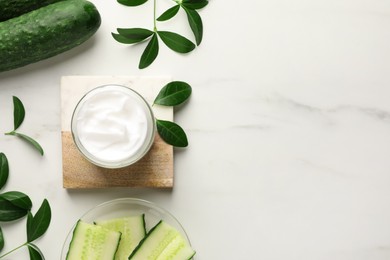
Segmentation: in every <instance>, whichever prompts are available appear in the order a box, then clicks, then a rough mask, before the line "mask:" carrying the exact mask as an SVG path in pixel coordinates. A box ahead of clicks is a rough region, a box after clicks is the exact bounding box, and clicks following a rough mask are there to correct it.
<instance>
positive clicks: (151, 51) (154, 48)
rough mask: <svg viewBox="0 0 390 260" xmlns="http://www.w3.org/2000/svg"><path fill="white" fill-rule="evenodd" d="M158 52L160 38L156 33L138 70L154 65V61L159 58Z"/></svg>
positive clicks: (143, 55) (142, 57) (144, 53)
mask: <svg viewBox="0 0 390 260" xmlns="http://www.w3.org/2000/svg"><path fill="white" fill-rule="evenodd" d="M158 50H159V46H158V38H157V35H156V33H155V34H153V36H152V38H151V39H150V41H149V43H148V45H147V46H146V48H145V50H144V52H143V53H142V56H141V59H140V62H139V65H138V68H139V69H144V68H146V67H148V66H149V65H150V64H152V63H153V61H154V60H155V59H156V58H157V55H158Z"/></svg>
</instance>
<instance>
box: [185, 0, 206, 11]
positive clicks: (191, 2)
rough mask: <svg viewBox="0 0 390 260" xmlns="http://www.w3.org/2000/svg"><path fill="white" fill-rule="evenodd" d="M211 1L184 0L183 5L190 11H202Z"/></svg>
mask: <svg viewBox="0 0 390 260" xmlns="http://www.w3.org/2000/svg"><path fill="white" fill-rule="evenodd" d="M208 3H209V1H207V0H183V2H182V5H183V6H185V7H187V8H190V9H193V10H195V9H202V8H203V7H205V6H206V5H207V4H208Z"/></svg>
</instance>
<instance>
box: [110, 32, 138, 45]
mask: <svg viewBox="0 0 390 260" xmlns="http://www.w3.org/2000/svg"><path fill="white" fill-rule="evenodd" d="M111 35H112V37H113V38H114V39H115V40H116V41H117V42H120V43H123V44H133V43H137V42H136V41H134V40H133V39H129V38H126V37H125V36H123V35H120V34H117V33H111Z"/></svg>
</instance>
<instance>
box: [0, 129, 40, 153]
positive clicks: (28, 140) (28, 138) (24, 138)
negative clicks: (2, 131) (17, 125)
mask: <svg viewBox="0 0 390 260" xmlns="http://www.w3.org/2000/svg"><path fill="white" fill-rule="evenodd" d="M6 135H13V136H17V137H20V138H22V139H23V140H25V141H27V142H29V143H30V144H31V145H33V147H34V148H35V149H36V150H38V152H39V153H40V154H41V155H43V154H44V151H43V148H42V146H41V145H40V144H39V143H38V142H37V141H35V140H34V139H32V138H31V137H29V136H27V135H25V134H21V133H17V132H15V131H12V132H10V133H6Z"/></svg>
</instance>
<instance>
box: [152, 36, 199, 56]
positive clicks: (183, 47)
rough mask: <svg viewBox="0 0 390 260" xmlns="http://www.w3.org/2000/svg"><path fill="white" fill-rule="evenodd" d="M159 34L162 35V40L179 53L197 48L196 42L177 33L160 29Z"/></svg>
mask: <svg viewBox="0 0 390 260" xmlns="http://www.w3.org/2000/svg"><path fill="white" fill-rule="evenodd" d="M158 35H159V36H160V38H161V40H162V41H163V42H164V43H165V44H166V45H167V46H168V47H169V48H170V49H171V50H173V51H176V52H179V53H188V52H190V51H192V50H193V49H195V44H193V43H192V42H191V41H190V40H188V39H187V38H185V37H183V36H181V35H179V34H177V33H173V32H167V31H158Z"/></svg>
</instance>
